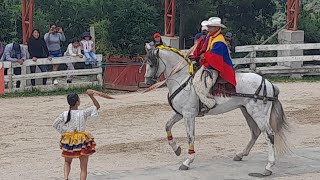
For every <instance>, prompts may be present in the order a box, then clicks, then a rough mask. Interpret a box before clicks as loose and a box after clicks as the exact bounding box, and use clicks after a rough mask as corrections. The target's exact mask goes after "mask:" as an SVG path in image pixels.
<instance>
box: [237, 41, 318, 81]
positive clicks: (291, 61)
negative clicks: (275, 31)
mask: <svg viewBox="0 0 320 180" xmlns="http://www.w3.org/2000/svg"><path fill="white" fill-rule="evenodd" d="M315 49H320V43H310V44H281V45H279V44H277V45H250V46H237V47H236V53H249V55H250V56H249V57H246V58H236V59H233V62H234V64H236V65H243V64H249V65H250V68H240V69H239V70H238V71H241V72H252V71H253V72H258V73H260V74H271V75H289V76H290V75H293V74H299V75H301V76H302V75H320V66H316V65H312V66H310V65H308V66H306V65H304V64H303V62H307V61H320V55H303V51H304V50H315ZM267 51H277V52H278V55H277V57H257V52H267ZM280 52H286V53H287V56H285V54H283V53H282V54H280ZM290 54H296V55H290ZM300 54H301V55H300ZM280 56H281V57H280ZM270 63H271V64H274V63H276V64H277V65H272V66H270ZM257 64H259V65H260V67H257ZM261 66H262V67H261Z"/></svg>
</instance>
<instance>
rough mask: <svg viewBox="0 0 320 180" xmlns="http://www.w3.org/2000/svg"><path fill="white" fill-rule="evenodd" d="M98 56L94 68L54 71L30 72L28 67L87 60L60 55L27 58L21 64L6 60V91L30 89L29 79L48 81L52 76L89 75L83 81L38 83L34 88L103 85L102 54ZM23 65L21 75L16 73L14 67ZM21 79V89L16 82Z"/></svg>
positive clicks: (47, 88)
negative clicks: (56, 56)
mask: <svg viewBox="0 0 320 180" xmlns="http://www.w3.org/2000/svg"><path fill="white" fill-rule="evenodd" d="M97 58H98V66H97V67H95V68H92V69H76V70H60V71H52V72H38V73H32V74H31V73H28V74H27V69H28V68H30V66H35V65H36V66H38V65H48V66H49V65H53V64H66V63H77V62H85V59H84V58H79V57H70V56H64V57H58V58H53V59H52V60H49V59H47V58H44V59H38V60H37V61H36V62H34V61H32V60H26V61H25V62H24V63H23V65H20V64H18V63H16V62H14V63H11V62H8V61H4V62H3V65H4V68H5V69H8V71H7V75H6V76H4V80H5V84H6V85H7V87H6V90H5V91H6V92H13V91H24V90H30V89H31V85H30V86H27V80H31V79H40V78H48V82H49V81H50V79H52V78H57V77H59V78H60V77H66V76H69V75H72V76H87V77H88V78H86V79H87V80H82V81H81V82H73V83H71V84H67V83H66V82H65V83H59V84H58V85H52V84H51V85H38V86H35V87H33V88H37V89H39V90H53V89H58V88H69V87H81V86H89V85H101V86H102V85H103V79H102V68H101V61H102V55H97ZM16 67H21V75H14V68H16ZM16 81H21V86H20V88H19V89H17V88H15V86H14V82H16Z"/></svg>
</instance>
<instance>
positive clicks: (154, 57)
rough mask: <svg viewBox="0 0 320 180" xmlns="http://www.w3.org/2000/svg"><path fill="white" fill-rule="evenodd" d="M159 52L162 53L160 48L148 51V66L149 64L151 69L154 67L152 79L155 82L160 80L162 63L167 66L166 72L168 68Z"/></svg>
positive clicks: (146, 61)
mask: <svg viewBox="0 0 320 180" xmlns="http://www.w3.org/2000/svg"><path fill="white" fill-rule="evenodd" d="M159 51H160V49H159V48H151V49H150V50H148V51H147V56H146V60H145V63H146V64H149V65H150V67H154V72H153V74H152V75H151V77H150V78H152V79H153V80H155V81H156V80H157V79H158V76H157V74H158V71H159V66H160V61H161V62H162V63H163V65H164V66H165V70H166V68H167V67H166V64H165V63H164V62H163V60H162V59H161V57H160V55H159ZM165 70H164V71H165Z"/></svg>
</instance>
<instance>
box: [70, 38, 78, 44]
mask: <svg viewBox="0 0 320 180" xmlns="http://www.w3.org/2000/svg"><path fill="white" fill-rule="evenodd" d="M76 42H80V40H79V39H78V38H73V39H71V41H70V43H76Z"/></svg>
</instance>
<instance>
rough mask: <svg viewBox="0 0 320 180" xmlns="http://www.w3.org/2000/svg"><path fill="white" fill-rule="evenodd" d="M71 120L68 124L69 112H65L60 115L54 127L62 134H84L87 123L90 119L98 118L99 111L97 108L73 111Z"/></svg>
mask: <svg viewBox="0 0 320 180" xmlns="http://www.w3.org/2000/svg"><path fill="white" fill-rule="evenodd" d="M70 113H71V119H70V121H69V122H68V123H66V122H67V118H68V111H64V112H63V113H61V114H60V115H59V117H58V118H57V119H56V120H55V121H54V123H53V127H54V129H56V130H57V131H58V132H59V133H60V134H63V133H66V132H74V131H75V130H76V131H78V132H84V131H85V130H86V122H87V120H88V119H89V118H90V117H97V116H98V110H97V107H95V106H92V107H89V108H87V109H83V110H71V112H70Z"/></svg>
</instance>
